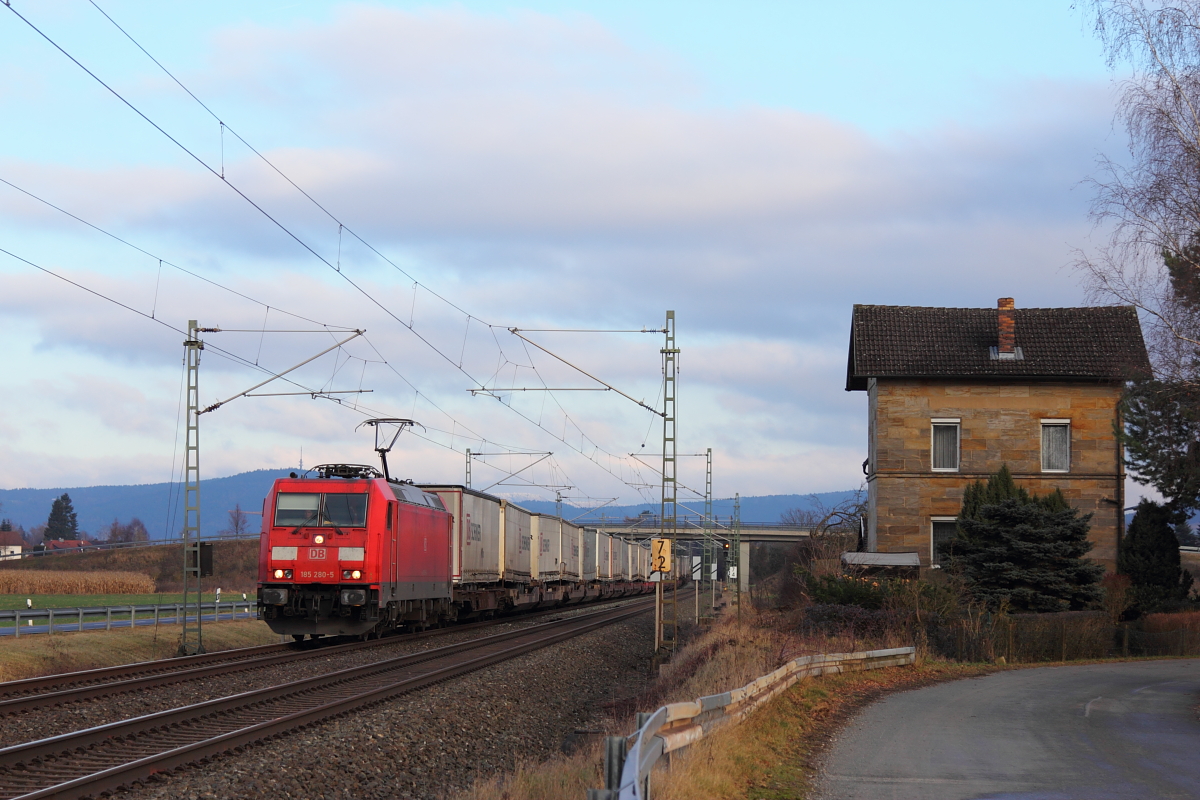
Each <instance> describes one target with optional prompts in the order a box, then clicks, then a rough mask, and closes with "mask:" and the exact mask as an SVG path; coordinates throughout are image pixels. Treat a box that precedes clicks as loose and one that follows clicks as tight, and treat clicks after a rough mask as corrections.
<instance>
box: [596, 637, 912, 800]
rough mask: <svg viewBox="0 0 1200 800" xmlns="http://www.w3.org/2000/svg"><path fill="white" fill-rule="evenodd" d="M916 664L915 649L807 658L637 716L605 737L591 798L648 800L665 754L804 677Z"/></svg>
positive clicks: (742, 714) (740, 715)
mask: <svg viewBox="0 0 1200 800" xmlns="http://www.w3.org/2000/svg"><path fill="white" fill-rule="evenodd" d="M915 660H916V650H915V648H912V647H896V648H892V649H890V650H871V651H868V652H860V653H825V654H820V655H815V656H804V657H803V658H797V659H795V660H794V661H789V662H788V663H787V664H784V665H783V666H782V667H780V668H779V669H777V670H775V671H774V672H772V673H770V674H768V675H764V676H762V677H761V678H759V679H758V680H756V681H754V682H753V683H748V684H746V685H745V686H743V687H742V688H740V689H734V690H733V691H730V692H724V693H723V694H714V695H709V696H708V697H701V698H700V699H698V700H696V701H695V702H693V703H671V704H670V705H665V706H663V707H662V708H660V709H658V710H657V711H655V712H654V713H652V714H646V713H639V714H638V720H637V721H638V729H637V730H636V731H634V732H633V733H632V734H631V735H630V736H628V737H625V736H609V737H607V738H606V739H605V749H604V782H605V788H603V789H588V792H587V800H647V798H649V796H650V772H651V770H653V769H654V765H655V764H657V763H658V760H659V759H660V758H662V757H663V756H664V755H665V754H667V753H672V752H675V751H677V750H681V749H683V748H684V747H687V746H688V745H690V744H693V743H694V742H698V741H700V740H701V739H703V738H704V737H705V736H707V735H708V734H709V733H711V732H712V731H713V730H715V729H716V728H718V727H720V726H721V725H724V724H725V723H727V722H739V721H741V719H742V718H743V717H745V716H746V715H748V714H750V713H751V712H752V711H754V710H755V709H756V708H758V707H759V706H761V705H762V704H763V703H766V702H767V701H768V700H770V699H771V698H773V697H775V696H776V695H778V694H779V693H780V692H783V691H784V690H786V689H788V688H789V687H790V686H792V684H794V683H796V682H797V681H798V680H800V679H801V678H805V677H809V676H812V675H829V674H833V673H838V672H857V671H860V670H868V669H880V668H881V667H894V666H904V665H908V664H912V663H914V661H915Z"/></svg>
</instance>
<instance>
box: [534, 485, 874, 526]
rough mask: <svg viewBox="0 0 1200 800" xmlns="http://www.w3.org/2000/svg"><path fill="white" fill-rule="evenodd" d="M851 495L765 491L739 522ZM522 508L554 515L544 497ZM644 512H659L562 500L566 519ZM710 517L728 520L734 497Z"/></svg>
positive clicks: (692, 511)
mask: <svg viewBox="0 0 1200 800" xmlns="http://www.w3.org/2000/svg"><path fill="white" fill-rule="evenodd" d="M853 496H854V492H852V491H845V492H821V493H819V494H815V495H806V494H767V495H761V496H759V497H743V498H742V503H741V506H742V507H741V513H742V522H778V521H779V517H780V515H781V514H783V512H785V511H788V510H789V509H793V508H803V509H809V508H813V507H815V505H816V503H815V502H814V500H813V498H814V497H815V498H817V500H819V501H820V502H821V503H822V504H823V505H824V506H826V507H830V506H834V505H837V504H838V503H840V502H842V501H843V500H847V499H849V498H851V497H853ZM514 502H516V503H519V504H520V505H521V506H522V507H524V508H527V509H529V510H530V511H536V512H538V513H540V514H553V513H554V502H553V501H546V500H516V501H514ZM643 511H649V512H650V513H651V514H658V512H659V504H658V503H642V504H641V505H636V506H604V507H603V508H598V509H596V510H594V511H588V510H587V509H585V508H577V507H575V506H572V505H568V504H566V503H563V517H564V518H566V519H574V518H576V517H579V518H580V519H579V522H581V523H582V522H588V521H591V520H598V519H600V518H601V517H602V516H603V517H604V518H606V519H622V518H624V517H636V516H637V515H638V514H641V513H642V512H643ZM677 512H678V514H679V516H684V515H688V516H702V515H703V514H704V501H703V500H688V501H686V503H681V504H680V505H679V508H678V509H677ZM713 516H715V517H718V518H720V519H727V518H729V517H732V516H733V498H732V497H723V498H720V499H716V500H713Z"/></svg>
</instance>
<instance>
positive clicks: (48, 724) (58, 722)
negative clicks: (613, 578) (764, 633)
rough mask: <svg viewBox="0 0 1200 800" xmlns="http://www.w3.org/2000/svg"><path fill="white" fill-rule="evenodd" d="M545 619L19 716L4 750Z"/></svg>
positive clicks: (1, 733) (391, 642)
mask: <svg viewBox="0 0 1200 800" xmlns="http://www.w3.org/2000/svg"><path fill="white" fill-rule="evenodd" d="M601 607H604V606H591V605H589V606H583V607H579V608H572V609H569V610H564V611H562V612H561V613H560V614H559V616H563V617H567V616H573V615H575V614H580V613H587V612H589V611H593V610H595V609H597V608H601ZM547 620H548V618H547V617H541V618H535V619H524V620H523V619H515V620H513V621H511V622H504V623H500V624H497V625H493V626H489V627H487V628H485V629H475V630H464V631H456V632H454V631H452V632H450V633H447V634H445V635H442V636H432V637H427V638H421V639H414V638H409V637H405V636H396V637H389V638H387V639H384V640H383V641H382V642H381V644H380V645H379V646H377V647H370V648H364V649H362V650H355V651H352V652H349V653H341V654H330V655H329V656H327V657H317V658H310V659H305V660H302V661H297V662H296V663H294V664H287V663H285V664H275V665H271V666H267V667H261V668H258V669H251V670H246V671H244V672H236V673H233V674H230V675H219V676H213V677H210V678H200V679H195V680H190V681H184V682H180V683H173V684H169V685H167V686H160V687H157V688H153V689H146V690H142V691H140V692H136V693H127V694H120V695H113V696H109V697H98V698H94V699H91V700H84V701H81V702H75V703H69V704H67V705H62V706H49V707H45V708H36V709H31V710H29V711H25V712H22V713H19V714H13V715H8V716H4V717H0V741H2V742H3V743H4V745H3V746H5V747H8V746H11V745H15V744H21V743H23V742H29V741H34V740H37V739H45V738H49V737H51V736H58V735H60V734H64V733H70V732H72V731H77V730H81V729H83V728H90V727H95V726H97V725H105V724H107V723H110V722H117V721H119V720H123V719H130V718H132V717H140V716H144V715H146V714H154V713H156V712H159V711H166V710H168V709H172V708H178V707H180V706H184V705H190V704H192V703H202V702H204V701H205V700H213V699H216V698H219V697H228V696H230V695H234V694H239V693H241V692H248V691H252V690H255V689H262V688H264V687H268V686H277V685H279V684H281V683H288V682H290V681H297V680H302V679H304V678H310V677H315V676H317V675H324V674H327V673H329V672H335V671H337V670H340V669H348V668H350V667H357V666H362V665H365V664H371V663H374V662H376V661H382V660H385V659H388V658H395V657H397V656H400V655H404V654H406V653H416V652H421V651H425V650H430V649H433V648H436V647H443V646H445V645H450V644H455V643H457V642H462V641H468V640H470V639H476V638H481V637H483V636H491V635H493V634H497V633H504V632H507V631H511V630H516V629H519V628H524V627H528V626H530V625H535V624H537V623H540V622H545V621H547ZM647 652H649V651H647Z"/></svg>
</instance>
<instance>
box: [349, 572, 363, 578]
mask: <svg viewBox="0 0 1200 800" xmlns="http://www.w3.org/2000/svg"><path fill="white" fill-rule="evenodd" d="M350 577H351V578H353V579H354V580H358V579H359V578H361V577H362V572H361V571H360V570H357V569H356V570H354V571H353V572H351V573H350Z"/></svg>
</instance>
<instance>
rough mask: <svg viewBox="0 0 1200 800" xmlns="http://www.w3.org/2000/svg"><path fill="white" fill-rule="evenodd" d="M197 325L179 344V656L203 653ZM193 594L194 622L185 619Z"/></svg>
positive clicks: (200, 347)
mask: <svg viewBox="0 0 1200 800" xmlns="http://www.w3.org/2000/svg"><path fill="white" fill-rule="evenodd" d="M202 332H203V329H202V328H200V327H199V326H198V325H197V323H196V320H194V319H191V320H188V338H187V341H185V342H184V343H183V347H184V354H185V355H186V357H187V441H186V445H185V447H184V487H185V488H184V512H183V515H184V516H183V634H182V635H181V637H180V640H179V655H181V656H191V655H196V654H197V653H203V652H204V630H203V627H202V625H201V617H202V616H203V615H202V614H201V600H202V599H203V594H202V593H201V586H200V573H201V569H200V386H199V381H200V352H201V351H202V350H203V349H204V342H202V341H200V333H202ZM193 593H194V594H195V603H194V605H195V610H196V621H195V624H194V625H193V624H190V622H189V618H190V616H191V610H192V607H193V601H192V595H193Z"/></svg>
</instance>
